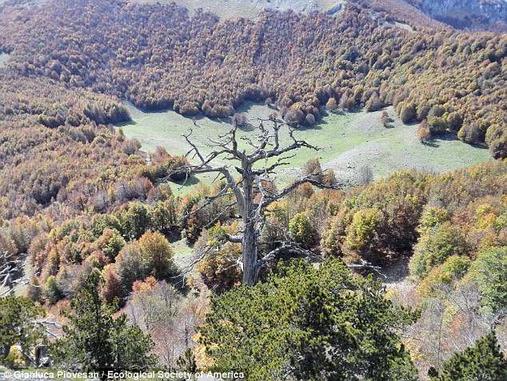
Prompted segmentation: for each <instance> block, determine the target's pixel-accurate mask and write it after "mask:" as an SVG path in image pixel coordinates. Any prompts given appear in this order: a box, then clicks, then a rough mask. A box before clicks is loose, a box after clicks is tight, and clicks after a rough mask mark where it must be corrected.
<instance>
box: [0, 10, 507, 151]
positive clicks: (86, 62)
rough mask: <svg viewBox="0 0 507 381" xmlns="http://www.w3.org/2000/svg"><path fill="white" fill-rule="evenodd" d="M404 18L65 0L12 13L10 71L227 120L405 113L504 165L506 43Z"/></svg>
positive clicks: (6, 24)
mask: <svg viewBox="0 0 507 381" xmlns="http://www.w3.org/2000/svg"><path fill="white" fill-rule="evenodd" d="M381 8H382V7H381ZM85 15H86V16H85ZM19 20H23V23H20V22H19ZM394 21H395V20H393V17H392V15H389V14H388V13H386V12H385V11H383V10H382V9H380V10H378V11H373V12H372V10H371V9H370V8H369V6H367V5H365V4H362V3H358V4H349V5H348V6H347V7H346V9H345V11H344V13H342V14H341V15H340V16H338V17H337V18H335V17H331V16H327V15H323V14H312V15H308V16H304V15H297V14H295V13H291V12H287V13H277V12H266V13H264V14H263V15H262V16H261V17H260V18H259V19H258V20H256V21H252V20H245V19H239V20H230V21H224V22H221V21H220V20H219V19H218V18H217V17H215V16H213V15H211V14H207V13H199V12H198V13H197V14H195V15H193V16H190V15H189V14H188V12H187V11H186V10H185V9H184V8H180V7H178V6H176V5H160V4H152V5H139V4H127V3H125V2H123V1H119V0H110V1H93V0H81V1H78V2H75V1H72V2H70V1H64V2H55V3H54V4H51V3H50V4H49V5H46V6H44V7H43V8H42V9H36V8H35V9H34V8H32V9H29V10H20V9H18V8H16V7H6V8H5V9H4V10H3V16H2V21H0V31H2V38H1V40H0V46H3V47H4V49H7V50H13V59H12V64H11V67H12V68H13V69H14V70H16V72H18V73H19V74H21V75H30V76H34V75H35V76H44V77H49V78H53V79H55V80H58V81H61V82H64V83H66V84H68V85H70V86H72V87H87V88H91V89H93V90H95V91H98V92H105V93H110V94H114V95H117V96H121V97H124V98H127V99H129V100H131V101H132V102H134V103H135V104H136V105H137V106H139V107H141V108H144V109H150V110H152V109H160V108H169V107H172V108H173V109H174V110H176V111H177V112H180V113H182V114H185V115H192V114H196V113H204V114H205V115H208V116H211V117H221V116H229V115H232V114H233V113H234V110H235V108H236V107H237V106H238V105H240V104H241V103H242V102H243V101H244V100H255V101H264V100H265V101H267V102H268V103H273V104H276V106H277V107H278V108H279V109H280V110H281V112H282V115H284V116H285V118H286V120H288V121H290V122H291V123H295V124H298V123H299V124H306V125H312V124H314V123H315V121H317V120H318V119H319V117H320V116H321V107H322V106H324V105H326V104H327V105H328V106H330V108H334V107H335V105H336V106H338V107H340V108H342V109H346V110H353V109H356V108H359V107H365V108H366V109H368V110H377V109H379V108H381V107H383V106H385V105H391V104H394V105H395V106H396V109H397V110H398V112H399V114H400V116H401V117H402V119H403V120H404V121H405V122H415V121H422V120H427V122H428V125H429V130H430V132H431V134H433V135H438V134H442V133H446V132H450V133H453V134H457V136H458V137H459V138H460V139H461V140H463V141H465V142H467V143H471V144H483V143H484V142H486V144H487V145H488V146H489V147H490V149H491V152H492V154H493V156H494V157H496V158H498V157H505V149H506V148H505V142H506V136H505V118H506V117H505V110H504V109H503V108H502V102H504V101H505V90H504V89H505V87H506V86H505V56H506V52H507V45H506V44H507V41H506V40H505V36H503V35H501V34H493V33H477V34H469V33H462V32H454V31H452V30H449V29H446V28H436V29H434V30H430V29H429V28H428V29H425V28H424V27H422V26H420V25H419V26H418V29H417V30H412V31H410V30H407V29H406V28H400V27H397V26H396V24H395V23H394ZM81 46H86V49H82V48H81ZM104 46H107V47H108V49H107V50H104V49H103V48H102V47H104Z"/></svg>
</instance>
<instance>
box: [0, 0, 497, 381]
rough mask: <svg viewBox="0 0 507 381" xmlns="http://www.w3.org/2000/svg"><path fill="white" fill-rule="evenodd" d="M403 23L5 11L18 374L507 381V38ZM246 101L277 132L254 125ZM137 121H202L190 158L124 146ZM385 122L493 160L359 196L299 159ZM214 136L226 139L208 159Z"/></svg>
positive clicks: (7, 295)
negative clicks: (162, 116)
mask: <svg viewBox="0 0 507 381" xmlns="http://www.w3.org/2000/svg"><path fill="white" fill-rule="evenodd" d="M391 3H392V4H391ZM395 3H396V2H386V3H385V4H383V5H379V4H378V2H376V1H366V0H365V1H349V2H347V4H344V5H343V6H342V7H341V8H340V12H339V13H337V14H334V13H329V12H328V13H325V12H310V13H297V12H295V11H291V10H289V11H285V12H280V11H276V10H265V11H263V12H261V14H260V15H259V16H258V17H256V18H230V19H222V18H219V17H218V16H217V15H214V14H211V13H207V12H204V11H202V10H198V11H196V12H190V11H189V10H187V9H186V8H184V7H183V6H181V5H177V4H175V3H169V4H167V3H163V4H160V3H153V2H152V3H149V4H144V3H139V2H137V1H123V0H101V1H99V0H73V1H71V0H62V1H56V0H49V1H47V2H43V3H42V4H36V5H33V4H31V2H30V1H23V0H8V1H5V2H0V53H4V54H6V55H8V59H7V60H6V62H5V64H0V374H1V372H2V370H14V369H34V368H39V367H42V368H44V367H50V368H51V369H65V370H74V371H75V370H79V371H86V372H88V371H90V372H91V371H98V372H102V374H101V380H106V379H107V377H106V376H105V374H106V373H107V372H108V371H125V370H128V371H133V372H140V371H148V370H155V369H156V370H158V369H162V370H167V371H187V372H191V373H196V372H198V371H216V372H228V371H237V372H241V373H242V374H243V375H244V378H245V379H247V380H259V381H260V380H335V379H340V380H342V379H343V380H372V381H373V380H375V381H377V380H386V381H387V380H400V381H402V380H403V381H404V380H445V381H447V380H453V381H454V380H498V381H500V380H504V379H506V378H507V373H506V372H507V360H506V357H505V353H506V350H507V319H506V311H507V246H506V241H507V165H506V161H505V160H506V157H507V103H506V98H507V97H506V95H507V70H506V68H507V36H506V34H505V33H500V32H493V31H467V30H459V29H455V28H453V27H452V26H450V25H446V24H444V23H441V22H437V21H436V20H432V19H430V18H429V16H427V18H423V17H422V16H419V18H416V17H415V16H413V15H412V17H414V18H413V19H411V18H407V17H399V15H400V14H401V13H400V11H399V10H398V8H397V7H396V6H395ZM403 9H405V8H403ZM428 20H431V21H428ZM247 101H249V102H256V103H262V104H265V105H267V106H268V107H270V108H271V109H272V110H273V114H272V115H271V116H270V118H269V119H266V120H264V119H262V120H256V121H255V122H253V123H250V122H248V121H247V120H245V117H244V115H242V114H239V113H238V110H239V109H240V107H241V106H242V105H243V104H244V103H245V102H247ZM125 102H130V103H132V104H133V105H135V106H136V107H137V108H139V109H141V110H143V111H146V112H149V111H157V110H158V111H159V110H174V111H176V112H177V113H179V114H182V115H184V116H186V117H189V118H193V122H194V125H195V128H194V129H193V130H192V131H189V132H188V135H185V140H186V142H187V143H188V149H189V154H187V155H186V156H179V155H176V154H175V153H174V152H168V151H167V150H166V149H165V148H163V147H158V148H157V149H156V150H153V151H148V150H146V149H144V148H143V146H142V144H141V143H140V142H139V141H137V140H135V139H129V138H128V137H127V136H126V135H125V133H124V132H123V130H122V129H121V128H119V127H118V126H121V125H122V124H123V123H126V122H129V121H131V116H130V115H129V112H128V110H127V108H126V106H125ZM389 106H393V107H394V109H395V111H396V113H397V115H398V116H399V117H400V119H401V120H402V122H403V123H405V124H407V125H413V126H406V127H404V128H411V127H413V132H414V134H417V135H418V136H419V138H420V140H421V144H428V143H429V142H431V141H432V139H459V140H461V141H462V142H463V143H462V144H470V145H473V146H477V147H484V148H488V149H489V152H490V156H491V158H490V160H489V161H487V162H485V163H482V164H479V165H475V166H472V167H468V168H463V169H459V170H454V171H447V172H442V173H433V172H429V171H422V170H415V169H410V168H407V169H406V170H402V171H396V172H394V173H393V174H391V175H389V176H385V177H382V178H375V179H373V178H372V176H370V174H368V173H363V174H362V177H363V180H364V181H362V182H361V183H360V184H353V185H351V184H345V183H343V182H342V181H341V179H340V178H339V176H337V175H336V174H335V173H334V172H333V170H332V169H329V168H324V167H323V166H322V165H321V162H320V161H319V151H318V149H319V147H314V146H312V145H311V144H309V143H307V142H306V141H303V140H301V139H299V138H298V135H297V134H298V131H300V130H302V129H314V133H315V134H318V133H319V129H318V127H319V124H320V123H325V119H324V118H325V117H326V115H329V114H332V113H343V114H348V113H354V112H357V111H359V110H366V111H368V112H371V111H379V110H383V109H385V108H386V107H389ZM204 117H208V118H212V119H216V120H220V121H224V132H223V135H221V136H220V137H217V138H216V139H210V141H209V147H212V148H213V152H212V153H210V154H207V155H205V154H203V153H202V152H201V151H200V149H199V147H197V146H196V145H195V144H194V137H195V135H198V134H199V133H200V132H199V131H200V130H199V129H200V128H201V129H202V128H204V127H202V126H201V125H200V120H201V119H202V118H204ZM384 117H385V118H386V120H385V124H386V126H387V125H388V124H389V121H387V119H388V117H387V113H386V114H385V116H384ZM225 122H227V123H229V124H227V123H225ZM226 126H229V127H226ZM244 130H248V131H251V133H252V135H248V136H249V137H244V136H243V135H241V136H240V135H239V134H240V132H241V131H244ZM282 131H283V133H285V134H287V136H289V139H288V143H287V142H285V141H283V142H282V141H281V139H280V138H279V133H282ZM236 133H238V135H237V134H236ZM336 139H340V137H339V135H338V133H337V137H336ZM285 143H287V144H286V145H285ZM243 145H245V146H246V147H248V148H243ZM238 147H239V148H238ZM300 150H311V151H312V152H313V151H314V152H315V155H314V159H311V160H310V161H308V163H307V164H306V165H305V166H304V167H303V168H300V171H299V173H298V174H297V176H295V178H294V179H293V181H292V182H291V183H290V184H280V183H277V181H276V179H277V176H278V174H279V172H277V171H280V170H282V171H283V167H284V165H286V163H285V161H286V160H288V159H289V158H290V157H292V156H291V155H297V154H298V152H299V151H300ZM217 160H218V161H217ZM219 160H222V161H219ZM203 173H212V174H213V177H212V179H211V180H212V181H205V180H203V178H202V177H199V175H201V174H203ZM215 175H216V177H215ZM188 182H195V183H196V185H193V186H191V187H190V186H186V187H185V188H184V191H182V190H181V189H182V187H183V186H182V184H183V185H186V184H187V183H188ZM249 261H250V262H251V263H250V262H249ZM252 266H253V267H252ZM249 271H253V272H255V276H253V275H252V276H251V277H245V274H246V273H248V272H249ZM247 278H248V280H247ZM0 379H1V376H0Z"/></svg>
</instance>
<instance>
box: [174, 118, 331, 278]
mask: <svg viewBox="0 0 507 381" xmlns="http://www.w3.org/2000/svg"><path fill="white" fill-rule="evenodd" d="M264 123H266V124H267V123H269V124H270V126H269V127H266V126H265V125H264ZM194 124H195V122H194ZM282 127H286V128H288V134H289V138H290V142H289V143H288V144H287V145H285V144H283V143H282V142H281V138H280V129H281V128H282ZM237 133H238V126H237V124H235V125H234V126H233V127H232V128H231V130H230V131H229V132H227V133H226V134H224V135H221V136H219V137H218V138H217V139H210V146H211V148H212V152H211V153H210V154H208V155H204V154H203V153H202V152H201V150H200V149H199V148H198V147H197V145H196V144H195V143H194V142H193V141H192V139H191V137H192V131H190V132H189V133H188V134H187V135H184V137H185V139H186V141H187V143H188V144H189V145H190V147H191V149H190V151H189V152H188V153H187V157H189V156H190V160H191V161H192V160H198V163H196V164H195V165H194V164H189V165H188V166H185V167H183V168H179V169H178V170H179V171H185V172H186V175H187V178H188V177H189V176H190V175H198V174H204V173H216V174H217V178H221V179H222V180H223V182H224V184H225V186H224V188H223V189H222V190H221V191H220V192H218V193H217V194H216V195H215V196H212V197H209V198H208V199H207V202H208V203H211V202H213V201H214V200H216V199H217V198H219V197H224V196H226V195H232V196H233V199H234V200H235V201H234V204H235V207H236V208H237V210H238V212H239V216H240V217H241V220H242V224H241V225H242V227H241V230H240V232H239V233H240V234H239V235H237V236H230V235H228V236H227V237H226V239H227V240H228V241H230V242H234V243H241V246H242V257H241V263H239V265H240V266H241V267H242V270H243V284H246V285H254V284H255V283H256V282H257V279H258V275H259V271H260V270H261V269H262V268H263V267H264V266H265V264H266V263H267V262H268V261H271V260H273V259H274V258H275V257H276V256H277V255H278V254H279V253H280V252H281V251H282V250H281V249H276V250H274V251H272V252H269V253H267V254H265V255H263V256H260V253H259V239H260V234H261V231H262V227H263V224H264V220H265V216H264V213H265V211H266V209H267V208H268V207H269V206H270V205H271V204H272V203H274V202H275V201H278V200H280V199H282V198H283V197H285V196H287V195H288V194H290V193H291V192H292V191H294V190H295V189H296V188H298V187H299V186H300V185H302V184H305V183H310V184H313V185H315V186H317V187H320V188H333V189H334V188H335V187H336V186H335V185H334V184H327V185H326V184H323V183H322V181H321V179H322V176H319V175H318V174H309V175H306V176H303V177H301V178H299V179H297V180H296V181H294V182H293V183H292V184H291V185H290V186H288V187H286V188H284V189H283V190H281V191H274V190H273V189H272V187H269V186H268V184H272V179H271V176H272V175H273V174H275V171H276V170H277V169H278V168H280V167H282V166H285V165H288V164H289V163H288V162H287V160H288V159H290V158H291V157H293V156H294V154H295V152H296V151H298V150H299V149H304V148H306V149H311V150H315V151H318V148H317V147H315V146H313V145H311V144H309V143H307V142H306V141H304V140H299V139H297V138H296V136H295V130H294V129H292V128H290V127H289V126H288V125H286V124H285V123H283V122H282V121H281V120H277V119H276V118H271V119H269V120H260V124H259V126H258V131H257V134H256V137H255V138H252V139H251V138H247V137H241V138H240V137H238V136H237ZM240 140H241V141H243V142H244V145H245V146H247V147H248V150H247V149H243V148H240V145H239V143H240ZM235 176H237V178H235ZM282 247H283V248H284V249H291V248H292V250H293V251H295V252H296V253H297V254H299V255H301V254H307V255H312V253H311V252H309V251H305V250H303V249H301V248H298V247H296V246H295V245H293V244H291V243H289V242H287V243H284V244H283V245H282ZM302 251H304V252H305V253H302Z"/></svg>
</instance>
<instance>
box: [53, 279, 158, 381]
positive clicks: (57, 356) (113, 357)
mask: <svg viewBox="0 0 507 381" xmlns="http://www.w3.org/2000/svg"><path fill="white" fill-rule="evenodd" d="M102 283H103V280H102V278H101V275H100V272H98V271H97V270H95V271H93V272H92V273H91V274H90V276H89V277H88V279H87V281H86V284H85V285H84V287H83V289H82V290H81V291H80V292H79V293H78V294H77V295H76V296H75V298H74V299H73V300H72V302H71V307H72V312H71V313H70V314H69V316H68V318H69V323H68V325H66V326H65V327H64V333H65V335H64V336H63V337H62V338H61V339H59V340H57V341H56V342H55V343H54V344H53V345H52V347H51V353H52V356H53V359H54V362H55V365H57V366H58V367H60V368H63V369H80V370H82V371H86V372H91V371H97V372H101V374H102V377H101V379H106V376H105V375H106V374H107V372H108V371H123V370H130V371H145V370H148V369H150V368H151V367H152V366H154V365H155V359H154V357H153V356H152V355H151V354H150V351H151V349H152V345H153V344H152V341H151V339H150V338H149V336H147V335H145V334H144V333H143V332H142V331H141V330H140V329H139V328H138V327H137V326H134V325H130V324H129V323H128V322H127V320H126V316H125V315H120V316H118V317H116V318H113V313H114V312H115V307H114V306H112V305H110V304H107V303H105V302H104V301H103V300H102V299H101V297H100V293H99V290H100V287H101V285H102Z"/></svg>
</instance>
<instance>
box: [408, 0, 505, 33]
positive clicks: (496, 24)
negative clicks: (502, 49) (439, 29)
mask: <svg viewBox="0 0 507 381" xmlns="http://www.w3.org/2000/svg"><path fill="white" fill-rule="evenodd" d="M407 2H409V3H411V4H413V5H416V6H417V7H418V8H419V9H421V10H423V11H424V12H425V13H426V14H428V15H430V16H431V17H433V18H435V19H437V20H439V21H442V22H445V23H446V24H449V25H451V26H453V27H455V28H459V29H486V30H495V31H504V32H505V31H507V0H407Z"/></svg>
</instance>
